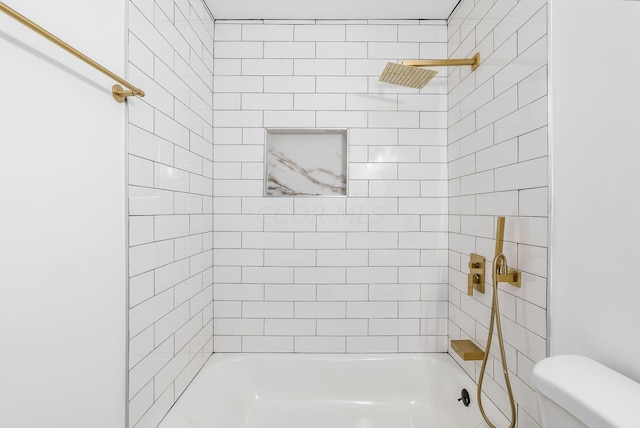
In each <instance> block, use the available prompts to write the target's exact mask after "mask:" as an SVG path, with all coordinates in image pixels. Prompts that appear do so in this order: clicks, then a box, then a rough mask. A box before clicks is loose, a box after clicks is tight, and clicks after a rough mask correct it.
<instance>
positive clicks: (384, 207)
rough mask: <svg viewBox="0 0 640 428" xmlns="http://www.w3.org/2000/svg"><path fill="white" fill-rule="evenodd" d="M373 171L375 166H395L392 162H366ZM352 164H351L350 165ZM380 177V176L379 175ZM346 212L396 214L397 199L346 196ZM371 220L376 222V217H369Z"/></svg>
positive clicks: (350, 213) (393, 167)
mask: <svg viewBox="0 0 640 428" xmlns="http://www.w3.org/2000/svg"><path fill="white" fill-rule="evenodd" d="M369 165H370V166H371V168H372V169H373V170H374V171H375V170H376V169H377V168H379V167H382V168H392V169H395V166H394V165H392V164H367V166H369ZM353 166H354V165H353V164H352V165H351V167H353ZM381 178H382V177H381ZM346 213H347V214H349V215H356V216H357V215H362V214H375V215H382V214H398V199H397V198H355V197H352V198H348V199H347V211H346ZM370 221H371V222H377V221H378V218H377V217H373V218H370Z"/></svg>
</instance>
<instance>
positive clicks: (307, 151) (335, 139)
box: [265, 130, 347, 196]
mask: <svg viewBox="0 0 640 428" xmlns="http://www.w3.org/2000/svg"><path fill="white" fill-rule="evenodd" d="M346 153H347V132H346V131H344V130H335V131H334V130H322V131H318V130H295V131H292V130H269V131H267V154H266V157H267V158H266V164H267V165H266V166H267V167H266V174H267V177H266V190H265V191H266V195H267V196H293V195H303V196H305V195H306V196H344V195H346V194H347V156H346Z"/></svg>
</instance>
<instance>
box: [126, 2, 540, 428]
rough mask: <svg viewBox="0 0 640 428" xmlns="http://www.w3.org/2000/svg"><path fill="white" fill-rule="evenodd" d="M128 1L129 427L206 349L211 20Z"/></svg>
mask: <svg viewBox="0 0 640 428" xmlns="http://www.w3.org/2000/svg"><path fill="white" fill-rule="evenodd" d="M128 8H129V77H130V80H131V81H132V82H134V83H135V84H137V85H139V86H140V87H141V88H143V89H144V90H146V93H147V94H146V96H145V97H144V98H134V97H132V98H129V100H128V111H129V124H128V133H129V245H130V248H129V275H130V279H129V303H130V311H129V399H130V402H129V427H135V428H155V427H156V426H157V425H158V424H159V422H160V420H161V419H162V418H163V417H164V415H165V414H166V412H167V411H168V410H169V408H170V407H171V406H172V405H173V403H174V402H175V400H177V399H178V397H179V396H180V395H181V394H182V392H183V391H184V390H185V388H186V387H187V385H188V384H189V383H190V382H191V380H192V379H193V377H194V376H195V375H196V373H197V372H198V371H199V370H200V368H201V367H202V365H203V364H204V362H205V361H206V359H207V358H208V356H209V355H211V353H212V352H213V311H214V307H213V185H212V183H213V153H214V152H213V96H212V87H213V35H214V22H213V18H212V17H211V16H210V14H209V12H208V11H207V10H206V9H205V7H204V6H203V3H202V2H201V1H200V0H183V1H175V2H174V1H173V0H167V1H157V2H153V1H139V0H132V1H130V2H129V7H128ZM260 45H261V44H260ZM246 49H250V47H249V46H247V47H246ZM260 80H261V78H260ZM261 83H262V82H261V81H260V84H261ZM238 84H240V83H238ZM242 84H245V83H244V82H242ZM247 85H249V87H250V84H249V83H247ZM219 102H221V103H224V105H232V103H233V100H231V99H224V98H223V99H221V100H219ZM230 120H234V121H240V122H243V121H249V120H250V118H245V117H239V116H238V117H233V118H231V119H230ZM256 158H257V159H261V154H259V155H258V156H257V157H256ZM221 169H223V168H221ZM221 241H223V242H228V239H227V240H225V239H221ZM216 309H217V310H219V311H220V313H223V314H228V315H229V316H233V315H234V314H237V313H239V308H234V307H232V306H220V307H216ZM523 310H527V308H523ZM261 329H262V326H261Z"/></svg>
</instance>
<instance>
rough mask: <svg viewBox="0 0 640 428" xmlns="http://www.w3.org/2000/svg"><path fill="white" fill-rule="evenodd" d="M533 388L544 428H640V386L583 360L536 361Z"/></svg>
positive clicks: (564, 357) (556, 358)
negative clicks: (536, 392) (536, 395)
mask: <svg viewBox="0 0 640 428" xmlns="http://www.w3.org/2000/svg"><path fill="white" fill-rule="evenodd" d="M533 386H534V388H535V389H536V390H537V391H538V404H539V406H540V414H541V417H542V426H543V427H545V428H585V427H587V428H638V427H640V383H637V382H635V381H633V380H631V379H629V378H627V377H625V376H623V375H621V374H620V373H618V372H616V371H614V370H611V369H610V368H608V367H606V366H603V365H602V364H600V363H598V362H596V361H594V360H592V359H589V358H587V357H583V356H579V355H558V356H554V357H549V358H546V359H544V360H542V361H540V362H539V363H538V364H536V366H535V368H534V369H533Z"/></svg>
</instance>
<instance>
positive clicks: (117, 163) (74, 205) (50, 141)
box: [0, 0, 126, 428]
mask: <svg viewBox="0 0 640 428" xmlns="http://www.w3.org/2000/svg"><path fill="white" fill-rule="evenodd" d="M7 3H8V5H9V6H10V7H13V8H16V9H17V10H18V11H20V12H22V13H23V14H25V15H26V16H27V17H29V18H31V19H32V20H34V21H35V22H37V23H39V24H41V25H42V26H44V27H45V28H47V29H49V30H50V31H51V32H53V33H54V34H57V35H59V36H60V37H61V38H62V39H63V40H66V41H67V42H69V43H70V44H72V45H74V46H76V47H77V48H78V49H80V50H81V51H83V52H85V53H87V54H88V55H89V56H91V57H93V58H95V59H96V60H97V61H98V62H101V63H103V64H104V65H105V66H107V67H108V68H110V69H112V70H113V71H115V72H116V73H119V74H122V73H123V70H124V58H125V52H124V49H123V46H124V2H122V1H119V2H118V1H116V2H86V1H82V0H64V1H61V2H50V1H46V0H34V1H29V2H22V1H15V0H14V1H8V2H7ZM16 40H18V41H16ZM21 43H23V44H24V45H22V44H21ZM0 58H2V66H1V67H0V80H1V81H2V82H3V90H2V101H1V102H0V195H2V202H1V206H2V208H1V210H0V347H1V348H2V352H0V426H3V427H14V428H22V427H25V428H26V427H29V428H31V427H51V428H86V427H96V428H114V427H123V426H124V423H125V403H126V400H125V374H126V367H125V361H126V324H125V322H126V294H125V290H126V285H125V284H126V275H125V182H124V179H125V168H124V166H125V158H124V155H125V150H124V113H125V109H126V107H125V105H124V104H118V103H116V102H115V101H114V100H113V99H112V98H111V94H110V92H111V91H110V88H111V85H112V84H113V83H114V82H112V81H111V80H110V79H109V78H107V77H105V76H103V75H102V74H100V73H98V72H97V71H95V70H93V69H92V68H90V67H89V66H87V65H85V64H84V63H81V62H80V61H79V60H77V59H75V58H73V57H72V56H70V55H69V54H68V53H66V52H64V51H62V50H61V49H59V48H58V47H56V46H54V45H52V44H51V43H50V42H48V41H46V40H44V39H42V38H41V37H40V36H37V35H35V34H34V33H32V32H31V31H30V30H28V29H27V28H26V27H23V26H21V25H20V24H18V23H15V22H14V21H13V20H11V19H10V18H8V17H6V16H5V15H4V14H2V16H0Z"/></svg>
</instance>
